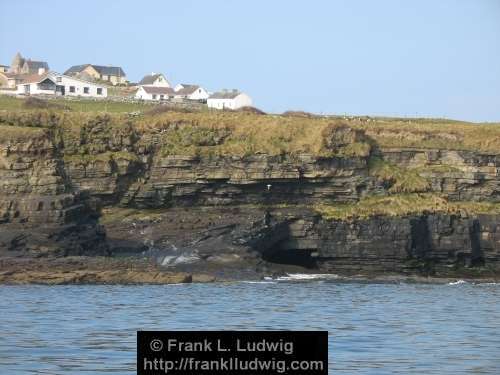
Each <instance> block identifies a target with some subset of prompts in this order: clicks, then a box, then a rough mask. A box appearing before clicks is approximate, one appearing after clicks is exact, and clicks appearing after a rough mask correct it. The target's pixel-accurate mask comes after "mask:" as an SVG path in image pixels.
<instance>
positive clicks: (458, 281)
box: [447, 280, 468, 285]
mask: <svg viewBox="0 0 500 375" xmlns="http://www.w3.org/2000/svg"><path fill="white" fill-rule="evenodd" d="M460 284H468V283H467V281H465V280H457V281H452V282H451V283H448V284H447V285H460Z"/></svg>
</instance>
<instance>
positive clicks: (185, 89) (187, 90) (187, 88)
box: [174, 83, 210, 102]
mask: <svg viewBox="0 0 500 375" xmlns="http://www.w3.org/2000/svg"><path fill="white" fill-rule="evenodd" d="M174 90H175V99H181V100H196V101H199V102H206V101H207V99H208V97H209V96H210V95H209V93H208V91H207V90H205V89H204V88H203V87H201V86H199V85H193V84H187V83H179V84H178V85H176V86H175V88H174Z"/></svg>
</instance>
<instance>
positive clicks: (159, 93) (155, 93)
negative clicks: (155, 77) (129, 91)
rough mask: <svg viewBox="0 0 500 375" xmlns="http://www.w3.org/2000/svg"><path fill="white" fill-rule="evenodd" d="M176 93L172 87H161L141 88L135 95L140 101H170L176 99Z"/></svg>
mask: <svg viewBox="0 0 500 375" xmlns="http://www.w3.org/2000/svg"><path fill="white" fill-rule="evenodd" d="M174 95H175V91H174V89H172V88H171V87H161V86H139V89H138V90H137V92H136V93H135V98H136V99H139V100H156V101H163V100H170V99H172V98H173V97H174Z"/></svg>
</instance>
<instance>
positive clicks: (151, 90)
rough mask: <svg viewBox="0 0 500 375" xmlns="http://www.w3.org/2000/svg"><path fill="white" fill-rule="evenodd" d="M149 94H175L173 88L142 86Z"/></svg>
mask: <svg viewBox="0 0 500 375" xmlns="http://www.w3.org/2000/svg"><path fill="white" fill-rule="evenodd" d="M141 87H142V88H143V89H144V91H146V92H147V93H148V94H160V95H161V94H165V95H169V94H175V91H174V90H173V89H172V88H171V87H158V86H141Z"/></svg>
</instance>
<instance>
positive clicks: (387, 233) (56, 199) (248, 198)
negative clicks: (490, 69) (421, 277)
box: [0, 116, 500, 280]
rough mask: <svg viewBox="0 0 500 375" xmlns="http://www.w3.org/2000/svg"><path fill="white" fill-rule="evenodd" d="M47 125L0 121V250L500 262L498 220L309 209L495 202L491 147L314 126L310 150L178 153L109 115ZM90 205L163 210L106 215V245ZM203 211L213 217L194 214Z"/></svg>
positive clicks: (346, 262) (365, 268)
mask: <svg viewBox="0 0 500 375" xmlns="http://www.w3.org/2000/svg"><path fill="white" fill-rule="evenodd" d="M51 121H52V120H51ZM54 121H55V120H54ZM58 121H59V122H57V121H55V122H56V123H57V124H56V125H54V126H47V127H43V126H31V125H32V124H31V123H30V124H28V125H29V126H26V124H23V125H24V126H19V127H18V126H15V125H12V124H10V125H9V126H2V131H3V133H2V135H1V137H0V252H2V253H7V254H14V253H18V252H29V253H30V254H33V255H37V256H40V255H106V254H109V251H110V249H109V245H110V246H111V250H112V251H114V253H115V254H119V253H121V252H123V253H125V252H126V253H136V254H137V253H143V252H145V253H147V254H148V255H151V256H153V257H155V258H158V259H159V264H162V265H163V266H165V267H168V266H171V265H182V264H183V262H184V263H186V264H187V263H189V262H186V261H185V260H186V259H188V260H190V262H191V261H192V262H191V263H189V264H200V265H201V266H200V267H201V268H203V267H212V266H213V267H214V269H215V268H217V267H219V268H220V267H221V264H223V265H224V267H229V265H230V264H239V266H238V267H239V269H241V267H247V266H248V268H253V269H256V268H259V267H264V268H262V269H266V267H267V266H268V264H272V263H282V264H289V265H300V266H305V267H311V268H317V269H320V270H322V271H328V272H340V273H356V272H388V271H391V272H401V273H412V272H420V273H429V274H432V273H436V272H437V273H440V272H441V273H442V272H447V271H448V270H452V269H453V270H456V269H459V268H473V267H479V268H482V269H488V270H490V269H492V268H488V267H490V266H491V267H493V268H495V267H498V264H499V263H500V226H499V225H500V224H499V222H500V220H499V217H498V216H496V215H469V214H459V213H457V214H445V213H437V212H425V213H422V214H419V215H403V216H402V217H391V216H377V215H375V216H373V217H371V218H365V219H356V218H354V219H352V220H337V219H326V218H324V217H321V216H320V215H318V213H317V212H315V211H314V210H312V209H311V207H312V206H314V205H317V204H333V203H335V204H337V203H345V202H350V203H355V202H358V201H359V200H361V199H363V198H364V197H367V196H383V195H390V194H395V193H407V192H432V193H436V194H440V195H443V196H444V197H446V198H447V199H449V200H450V201H483V202H500V155H495V154H484V153H480V152H473V151H458V150H444V149H408V148H406V149H395V148H392V149H389V148H381V147H379V146H378V145H377V144H376V142H375V141H374V140H373V139H370V138H369V137H368V136H367V135H366V133H365V132H364V131H361V130H359V129H358V130H354V129H351V128H349V127H348V126H340V127H327V128H326V130H325V131H324V134H323V138H324V139H323V142H324V145H323V147H324V148H325V149H326V150H327V151H328V152H326V153H322V154H320V153H318V154H315V155H313V154H305V153H298V154H294V153H281V154H278V155H269V154H261V153H257V154H255V153H254V154H248V155H230V154H213V153H198V152H193V153H192V154H188V153H186V154H176V153H175V152H174V151H175V150H170V149H168V147H170V146H169V145H170V143H168V142H167V141H169V140H168V139H166V138H165V136H164V135H163V133H162V132H163V131H164V129H160V130H158V131H152V130H144V129H143V130H141V131H139V130H138V129H137V128H136V127H134V126H133V124H131V123H130V121H129V120H126V119H124V120H123V122H122V123H119V124H116V123H113V122H112V121H111V119H110V118H109V117H108V116H100V117H97V118H94V119H90V120H89V121H87V122H85V124H84V125H83V126H81V127H76V128H73V127H72V125H71V124H67V123H65V122H64V121H63V120H58ZM175 126H177V127H179V126H182V124H180V125H179V124H175ZM212 133H213V134H212ZM212 133H210V136H209V137H208V138H207V139H201V140H200V139H197V138H195V137H194V136H193V135H192V134H188V135H189V137H190V138H189V139H188V141H189V142H194V143H197V144H200V145H203V146H204V147H205V146H207V147H212V146H215V145H218V144H220V142H223V140H224V137H226V136H227V135H226V134H225V130H221V131H213V132H212ZM166 145H167V146H168V147H167V146H166ZM353 145H354V146H353ZM351 146H352V147H351ZM165 147H167V149H165ZM353 148H354V149H355V150H356V152H354V151H353V150H352V149H353ZM374 161H377V163H378V164H377V163H375V164H376V165H377V167H376V168H375V167H374ZM381 164H382V165H383V168H380V165H381ZM377 168H379V169H380V170H382V172H380V170H378V169H377ZM391 170H394V171H395V172H394V173H393V175H391V174H390V173H388V172H387V171H391ZM415 181H416V182H415ZM101 206H104V207H106V208H117V207H121V208H127V209H135V210H146V209H147V210H150V209H154V210H157V211H160V212H161V214H160V215H159V217H160V219H159V221H158V222H147V223H146V224H144V225H145V226H143V227H142V229H141V230H138V229H137V228H138V227H139V226H141V225H142V224H141V225H139V224H140V223H138V222H135V221H132V222H130V221H123V220H111V221H108V222H107V223H106V224H105V226H106V229H107V233H108V239H106V233H105V231H104V229H103V226H102V223H100V222H99V220H100V219H99V215H100V214H99V212H100V208H101ZM183 208H186V209H187V211H186V212H187V213H186V212H184V211H182V209H183ZM200 209H202V210H206V211H202V212H200V211H199V210H200ZM169 210H173V211H172V212H174V214H173V215H174V216H170V214H169V212H170V211H169ZM179 210H180V211H179ZM208 213H209V216H210V217H212V219H210V220H206V219H205V218H203V217H200V215H208ZM179 221H180V222H179ZM154 228H157V229H156V230H155V229H154ZM154 233H156V234H154ZM172 249H177V250H179V249H181V250H179V251H180V252H179V251H177V250H176V251H177V252H175V251H173V250H172ZM171 250H172V251H173V253H172V251H171ZM167 257H168V258H167ZM182 257H183V258H182ZM179 259H181V260H182V259H184V261H180V260H179ZM238 262H239V263H238ZM238 267H237V268H238ZM495 272H496V271H495ZM80 276H81V277H82V278H83V279H86V280H87V279H88V280H90V279H92V278H93V277H94V276H92V275H90V274H87V275H83V276H82V275H80ZM80 276H78V275H75V277H76V279H75V280H77V279H78V278H79V277H80ZM95 277H97V276H95ZM83 279H82V280H83Z"/></svg>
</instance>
